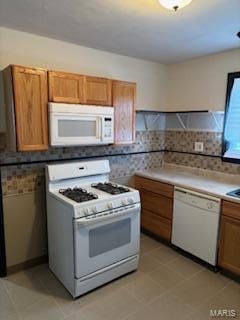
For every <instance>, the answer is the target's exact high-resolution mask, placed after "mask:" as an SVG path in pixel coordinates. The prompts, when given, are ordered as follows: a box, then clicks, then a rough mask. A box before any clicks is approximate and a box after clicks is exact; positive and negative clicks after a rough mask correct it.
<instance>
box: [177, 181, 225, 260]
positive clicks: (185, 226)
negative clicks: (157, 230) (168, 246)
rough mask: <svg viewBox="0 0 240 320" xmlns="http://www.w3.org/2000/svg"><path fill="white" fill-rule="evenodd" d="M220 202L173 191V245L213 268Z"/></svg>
mask: <svg viewBox="0 0 240 320" xmlns="http://www.w3.org/2000/svg"><path fill="white" fill-rule="evenodd" d="M220 202H221V200H220V199H218V198H215V197H211V196H208V195H204V194H201V193H198V192H194V191H190V190H186V189H182V188H178V187H175V190H174V209H173V228H172V243H173V244H174V245H176V246H177V247H179V248H181V249H183V250H184V251H186V252H189V253H191V254H192V255H194V256H196V257H198V258H200V259H202V260H203V261H206V262H208V263H209V264H211V265H213V266H215V265H216V263H217V244H218V229H219V219H220Z"/></svg>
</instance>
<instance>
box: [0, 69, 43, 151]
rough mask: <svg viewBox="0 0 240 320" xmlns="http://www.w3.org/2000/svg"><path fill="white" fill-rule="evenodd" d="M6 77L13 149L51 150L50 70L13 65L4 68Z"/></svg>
mask: <svg viewBox="0 0 240 320" xmlns="http://www.w3.org/2000/svg"><path fill="white" fill-rule="evenodd" d="M4 79H5V80H6V84H5V85H6V87H5V93H6V109H7V125H8V124H9V123H10V122H11V124H10V129H9V128H8V130H9V131H10V134H11V135H12V137H11V138H10V141H11V143H12V145H11V146H10V148H11V147H12V148H11V149H15V150H17V151H35V150H46V149H48V90H47V89H48V88H47V71H46V70H43V69H36V68H26V67H21V66H10V67H8V68H7V69H6V70H4ZM14 145H15V146H14Z"/></svg>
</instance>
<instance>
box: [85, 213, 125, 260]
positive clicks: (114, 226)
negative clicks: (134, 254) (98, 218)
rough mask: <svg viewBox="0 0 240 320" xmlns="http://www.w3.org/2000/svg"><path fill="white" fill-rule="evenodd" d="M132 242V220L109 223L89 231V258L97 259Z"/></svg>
mask: <svg viewBox="0 0 240 320" xmlns="http://www.w3.org/2000/svg"><path fill="white" fill-rule="evenodd" d="M130 242H131V219H130V218H128V219H125V220H120V221H116V222H113V223H109V224H107V225H105V226H101V227H98V228H95V229H91V230H90V231H89V256H90V258H92V257H95V256H97V255H99V254H103V253H105V252H107V251H110V250H114V249H116V248H119V247H122V246H124V245H126V244H128V243H130Z"/></svg>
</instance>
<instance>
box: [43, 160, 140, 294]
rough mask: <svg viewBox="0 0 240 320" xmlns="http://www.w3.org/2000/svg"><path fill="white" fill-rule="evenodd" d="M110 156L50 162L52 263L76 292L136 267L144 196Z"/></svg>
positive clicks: (49, 237)
mask: <svg viewBox="0 0 240 320" xmlns="http://www.w3.org/2000/svg"><path fill="white" fill-rule="evenodd" d="M109 173H110V167H109V161H108V160H100V161H89V162H75V163H65V164H56V165H55V164H54V165H48V166H47V167H46V180H47V222H48V249H49V267H50V269H51V270H52V271H53V273H54V274H55V275H56V276H57V277H58V279H59V280H60V281H61V282H62V283H63V285H64V286H65V287H66V288H67V289H68V290H69V292H70V293H71V295H72V296H73V297H77V296H80V295H82V294H84V293H85V292H87V291H90V290H92V289H94V288H96V287H98V286H100V285H102V284H104V283H106V282H109V281H111V280H113V279H114V278H117V277H120V276H121V275H123V274H126V273H129V272H131V271H133V270H136V269H137V267H138V260H139V238H140V197H139V192H138V191H137V190H134V189H132V188H129V187H125V186H121V185H118V184H115V183H111V182H109Z"/></svg>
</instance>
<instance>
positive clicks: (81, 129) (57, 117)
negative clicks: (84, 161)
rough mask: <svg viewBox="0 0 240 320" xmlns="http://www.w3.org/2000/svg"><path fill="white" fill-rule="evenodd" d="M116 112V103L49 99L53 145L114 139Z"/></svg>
mask: <svg viewBox="0 0 240 320" xmlns="http://www.w3.org/2000/svg"><path fill="white" fill-rule="evenodd" d="M113 112H114V108H113V107H100V106H90V105H80V104H62V103H49V124H50V143H51V146H77V145H98V144H110V143H113V142H114V124H113V123H114V117H113Z"/></svg>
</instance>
